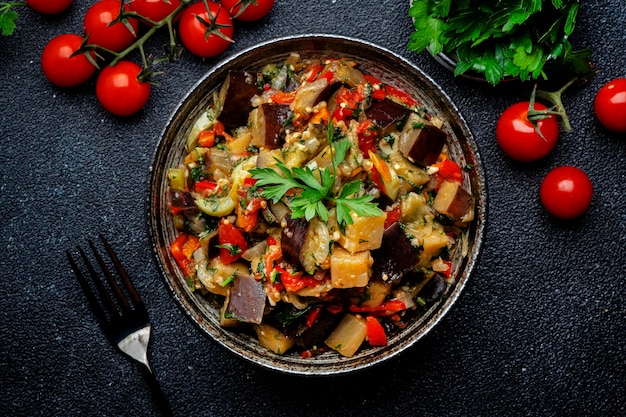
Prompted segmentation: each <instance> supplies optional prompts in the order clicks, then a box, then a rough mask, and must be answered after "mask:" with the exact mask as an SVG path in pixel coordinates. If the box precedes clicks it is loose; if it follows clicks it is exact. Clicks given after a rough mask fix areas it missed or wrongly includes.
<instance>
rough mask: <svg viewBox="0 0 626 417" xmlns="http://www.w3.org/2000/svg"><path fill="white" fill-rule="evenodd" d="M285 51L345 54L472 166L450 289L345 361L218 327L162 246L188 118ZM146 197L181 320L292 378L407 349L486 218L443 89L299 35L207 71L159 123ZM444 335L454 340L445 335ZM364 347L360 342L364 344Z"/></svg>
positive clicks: (347, 47) (459, 121)
mask: <svg viewBox="0 0 626 417" xmlns="http://www.w3.org/2000/svg"><path fill="white" fill-rule="evenodd" d="M290 52H298V53H299V54H300V55H301V56H302V57H303V58H306V57H319V56H326V57H348V58H352V59H355V60H356V61H357V62H358V63H359V66H360V68H362V69H363V70H364V71H365V72H368V73H370V74H372V75H374V76H376V77H378V78H380V79H381V80H382V81H383V82H386V83H388V84H391V85H393V86H395V87H398V88H401V89H403V90H405V91H407V92H408V93H410V94H411V95H412V96H413V97H415V98H417V99H418V100H419V101H420V102H422V103H423V104H424V105H425V106H426V107H427V108H428V109H429V111H430V112H431V113H432V114H435V115H438V116H439V117H441V118H442V119H444V120H445V121H446V122H447V123H446V126H447V127H446V128H445V129H446V131H447V132H448V134H449V141H448V146H449V148H450V152H451V155H452V158H453V159H454V160H456V161H459V162H460V163H461V165H462V166H463V164H469V165H471V166H473V167H474V169H472V170H471V171H469V172H467V173H465V174H464V175H465V176H466V177H465V179H464V182H465V183H464V186H465V187H466V188H467V189H469V190H470V191H471V193H472V194H473V195H474V196H475V198H476V208H475V217H476V218H475V220H474V222H473V223H472V224H471V225H470V226H469V228H468V229H467V253H466V254H462V253H461V251H457V253H456V255H455V257H456V258H455V259H454V261H453V263H454V265H455V267H454V269H453V271H452V274H453V275H452V276H453V278H454V284H453V285H452V286H450V287H449V290H448V292H447V293H446V295H445V297H441V299H440V300H439V301H437V302H436V303H435V304H433V305H432V306H431V307H430V308H429V309H428V310H427V311H425V312H424V313H423V314H422V315H420V316H418V317H416V318H415V319H413V321H411V322H410V324H409V326H408V327H406V328H405V329H403V330H402V331H400V332H399V333H397V334H395V335H393V336H391V337H390V338H389V340H388V345H387V346H385V347H377V348H371V347H367V346H363V347H362V348H361V350H359V351H358V352H357V353H356V354H355V355H354V356H352V357H350V358H346V357H341V356H339V355H338V354H337V353H336V352H334V351H329V352H325V353H323V354H321V355H319V356H316V357H313V358H308V359H303V358H302V357H301V356H300V355H299V354H298V353H291V354H290V353H287V354H284V355H282V356H281V355H276V354H273V353H272V352H269V351H268V350H266V349H265V348H263V347H261V346H260V345H259V344H258V342H257V341H256V339H255V338H254V337H253V336H250V335H248V334H247V333H242V332H235V331H232V330H229V329H227V328H222V327H220V325H219V312H218V310H217V309H216V308H215V307H214V305H212V304H211V303H210V302H209V301H208V300H207V299H205V297H204V296H203V295H202V294H200V292H197V291H196V292H192V291H190V289H189V288H188V285H187V284H186V282H185V278H184V277H183V276H182V274H181V272H180V271H179V269H178V267H177V266H176V262H175V261H174V259H173V257H172V256H171V254H170V253H169V245H170V243H171V242H172V241H173V240H174V239H175V237H176V230H175V228H174V225H173V222H172V216H171V214H170V213H169V210H168V197H167V196H168V180H167V170H168V168H170V167H174V166H176V165H178V164H179V163H180V162H181V161H182V159H183V158H184V155H185V150H184V148H185V140H186V138H187V136H188V133H189V131H190V130H191V128H192V126H193V124H194V121H195V120H196V119H197V118H198V116H199V115H200V113H201V112H202V110H203V109H204V108H205V107H206V104H207V103H208V101H209V97H210V95H211V94H210V93H211V92H212V91H213V90H215V89H216V88H219V86H220V85H221V83H222V82H223V81H224V79H225V76H226V74H227V72H228V71H229V70H233V69H240V70H241V69H259V68H261V67H262V66H263V65H264V64H267V63H276V62H281V61H283V60H284V59H285V58H286V57H287V56H288V55H289V53H290ZM149 175H150V181H149V186H148V192H147V204H146V209H147V223H148V229H149V235H150V238H151V242H152V247H153V252H154V255H155V258H156V262H157V264H158V266H159V269H160V272H161V273H162V275H163V277H164V279H165V282H166V284H167V286H168V287H169V289H170V290H171V293H172V295H173V298H174V300H175V302H176V303H177V304H179V305H180V307H181V308H182V310H183V311H184V312H185V313H186V315H187V316H188V317H189V318H190V319H191V320H192V321H193V323H195V324H196V325H197V327H198V328H199V329H200V330H201V331H202V332H203V333H205V334H206V335H207V336H208V337H209V338H210V339H212V340H213V341H215V342H217V344H219V345H221V346H223V347H224V348H226V349H227V350H229V351H230V352H232V353H234V354H235V355H237V356H239V357H241V358H243V359H246V360H248V361H251V362H253V363H255V364H257V365H260V366H262V367H265V368H269V369H272V370H276V371H280V372H285V373H290V374H299V375H333V374H342V373H348V372H354V371H357V370H360V369H364V368H368V367H371V366H373V365H376V364H379V363H381V362H384V361H385V360H387V359H389V358H391V357H393V356H395V355H397V354H399V353H401V352H403V351H405V350H407V349H408V348H409V347H410V346H412V345H414V344H415V343H417V342H418V341H419V340H420V339H421V338H422V337H424V335H425V334H426V333H428V332H429V331H430V330H431V329H432V328H433V327H435V326H436V325H437V323H438V322H439V321H440V320H441V319H442V317H443V316H444V315H445V314H446V313H447V312H448V311H449V310H450V308H451V307H452V305H453V304H454V303H455V302H456V301H457V299H458V298H459V295H460V294H461V291H462V290H463V287H464V286H465V285H466V284H467V282H468V280H469V279H470V275H471V273H472V271H473V270H474V268H475V266H476V263H477V258H478V255H479V252H480V248H481V243H482V240H483V231H484V227H485V220H486V212H485V210H486V206H485V204H486V197H485V179H484V176H483V167H482V163H481V161H480V156H479V152H478V149H477V146H476V143H475V141H474V138H473V136H472V133H471V132H470V130H469V128H468V126H467V124H466V122H465V120H464V119H463V117H462V116H461V115H460V114H459V111H458V109H457V107H456V106H455V105H454V104H453V103H452V101H451V100H450V98H449V97H448V96H447V95H446V93H445V92H443V91H442V89H441V88H440V87H439V86H438V85H437V84H436V83H435V82H434V81H433V80H432V79H431V78H429V77H428V76H427V75H426V74H425V73H424V72H422V71H421V70H420V69H419V68H417V67H416V66H414V65H413V64H411V63H410V62H409V61H407V60H406V59H404V58H402V57H401V56H399V55H397V54H395V53H393V52H391V51H389V50H386V49H384V48H381V47H379V46H376V45H374V44H372V43H369V42H365V41H362V40H358V39H352V38H347V37H340V36H334V35H333V36H331V35H300V36H290V37H285V38H280V39H275V40H271V41H268V42H263V43H261V44H258V45H256V46H253V47H251V48H248V49H246V50H243V51H241V52H239V53H237V54H235V55H233V56H231V57H229V58H227V59H225V60H224V61H222V62H221V63H219V64H218V65H216V66H215V67H213V68H212V69H210V70H209V71H208V72H207V73H206V74H205V75H204V76H203V77H202V78H201V79H200V80H198V82H197V83H196V84H195V85H194V86H193V87H192V88H191V89H190V90H189V91H188V92H186V93H185V94H184V96H183V97H182V99H181V100H180V102H179V103H178V104H177V105H176V107H175V108H174V110H173V112H172V113H171V116H170V117H169V119H168V120H167V122H166V124H165V126H164V128H163V130H162V133H161V137H160V141H159V143H158V147H157V150H156V153H155V155H154V160H153V163H152V166H151V168H150V173H149ZM450 337H451V338H452V337H455V336H454V335H450ZM365 345H366V344H365Z"/></svg>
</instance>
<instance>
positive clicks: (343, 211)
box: [250, 123, 382, 226]
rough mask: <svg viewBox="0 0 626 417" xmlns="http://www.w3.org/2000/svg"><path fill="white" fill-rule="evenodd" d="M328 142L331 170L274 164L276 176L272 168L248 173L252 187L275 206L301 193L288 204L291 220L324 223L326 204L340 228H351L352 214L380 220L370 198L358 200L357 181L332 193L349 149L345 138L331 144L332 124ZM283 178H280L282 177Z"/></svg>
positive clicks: (363, 197)
mask: <svg viewBox="0 0 626 417" xmlns="http://www.w3.org/2000/svg"><path fill="white" fill-rule="evenodd" d="M328 142H329V144H330V145H331V146H330V149H331V155H332V158H331V160H332V169H331V168H330V167H325V168H324V169H319V168H317V169H315V170H312V169H311V168H309V167H294V168H291V169H290V168H288V167H287V166H285V164H284V163H283V162H282V161H280V160H278V159H277V160H276V167H277V168H278V170H279V171H280V173H279V172H277V171H276V170H274V169H272V168H257V169H252V170H250V173H251V174H252V177H253V178H255V179H256V180H258V181H257V182H256V184H255V187H262V188H263V190H262V191H261V193H260V194H261V195H262V196H263V197H265V198H267V199H269V200H272V201H273V202H274V203H276V202H278V201H279V200H280V199H281V198H283V197H284V196H285V194H287V193H288V192H289V191H290V190H294V189H296V190H302V191H300V192H298V193H297V194H296V195H295V196H294V197H293V198H291V199H290V201H289V203H288V204H289V206H290V207H291V217H292V218H294V219H297V218H301V217H304V218H305V219H306V220H307V221H310V220H311V219H312V218H313V217H315V216H318V217H319V218H320V219H322V220H323V221H328V215H329V211H328V208H327V204H331V203H332V204H334V205H335V208H336V211H337V222H338V223H339V224H340V225H344V226H345V225H347V224H352V223H353V220H352V217H351V216H350V213H351V212H352V211H354V212H355V213H356V214H357V215H359V216H362V217H371V216H380V215H382V211H381V210H380V209H379V208H378V207H377V206H376V204H374V203H372V202H371V201H372V200H373V199H374V197H373V196H371V195H369V194H365V195H362V196H359V195H358V194H359V192H360V190H361V182H360V181H352V182H349V183H347V184H344V185H343V186H342V187H341V189H340V190H339V192H338V193H336V194H335V193H333V187H334V185H335V180H336V174H335V173H336V171H337V167H338V166H339V164H340V163H341V162H342V161H343V160H344V159H345V157H346V154H347V152H348V149H349V147H350V140H349V139H347V138H343V139H340V140H339V141H334V128H333V126H332V123H331V124H330V125H329V126H328ZM281 174H282V175H281Z"/></svg>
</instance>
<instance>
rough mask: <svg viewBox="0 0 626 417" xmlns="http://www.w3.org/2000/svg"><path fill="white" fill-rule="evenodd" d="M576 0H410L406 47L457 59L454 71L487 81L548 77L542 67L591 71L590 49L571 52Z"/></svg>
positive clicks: (580, 71) (496, 81)
mask: <svg viewBox="0 0 626 417" xmlns="http://www.w3.org/2000/svg"><path fill="white" fill-rule="evenodd" d="M579 7H580V5H579V1H578V0H500V1H497V2H487V1H484V0H482V1H481V0H464V1H452V0H413V2H412V5H411V8H410V10H409V15H410V16H411V17H412V18H413V21H414V26H415V32H414V33H412V34H411V37H410V40H409V43H408V48H409V50H412V51H415V52H421V51H423V50H425V49H428V50H429V51H430V53H431V54H433V55H436V54H438V53H445V54H448V55H450V56H455V57H456V58H458V61H457V65H456V68H455V75H461V74H464V73H466V72H467V71H470V70H471V71H474V72H477V73H480V74H482V75H484V77H485V78H486V80H487V81H488V82H489V83H491V84H494V85H495V84H498V83H499V82H500V81H501V80H502V79H503V78H504V77H505V76H512V77H519V78H520V79H521V80H528V79H539V78H547V75H546V72H545V65H546V64H547V63H549V62H552V63H556V64H558V67H560V68H564V67H565V66H567V67H568V68H570V69H571V70H572V71H573V72H574V73H575V74H581V75H582V74H587V73H588V72H590V71H591V67H590V65H591V63H590V60H589V57H590V52H589V51H588V50H583V51H573V50H572V45H571V44H570V42H569V40H568V38H569V36H570V35H571V34H572V32H573V31H574V26H575V23H576V16H577V13H578V9H579Z"/></svg>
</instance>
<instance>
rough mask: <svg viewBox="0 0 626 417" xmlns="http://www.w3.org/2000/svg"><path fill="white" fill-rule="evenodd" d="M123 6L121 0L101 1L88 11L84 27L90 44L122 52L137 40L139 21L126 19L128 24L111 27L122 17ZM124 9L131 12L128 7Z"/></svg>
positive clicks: (120, 23)
mask: <svg viewBox="0 0 626 417" xmlns="http://www.w3.org/2000/svg"><path fill="white" fill-rule="evenodd" d="M121 6H122V2H121V1H120V0H100V1H98V2H96V3H94V4H93V5H92V6H91V7H90V8H89V10H87V13H85V17H84V19H83V26H84V28H85V35H86V36H89V43H90V44H94V45H100V46H101V47H103V48H106V49H109V50H111V51H115V52H120V51H123V50H124V49H126V48H127V47H129V46H130V45H131V44H132V43H133V42H134V41H135V39H137V31H138V30H139V21H138V20H137V19H135V18H128V19H126V21H127V24H124V22H118V23H115V24H113V25H109V24H110V23H111V22H112V21H113V20H115V19H117V17H118V16H119V15H120V10H121ZM124 8H125V10H130V8H129V7H128V6H127V5H125V6H124ZM129 26H130V27H129ZM131 28H132V29H131Z"/></svg>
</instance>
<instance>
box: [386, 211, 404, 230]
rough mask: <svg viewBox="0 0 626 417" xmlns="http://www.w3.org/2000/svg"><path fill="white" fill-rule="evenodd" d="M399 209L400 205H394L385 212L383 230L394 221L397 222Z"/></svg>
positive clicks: (399, 213)
mask: <svg viewBox="0 0 626 417" xmlns="http://www.w3.org/2000/svg"><path fill="white" fill-rule="evenodd" d="M401 214H402V213H401V211H400V206H395V207H394V208H392V209H391V210H389V211H388V212H387V218H386V219H385V230H386V229H387V228H388V227H389V226H391V225H392V224H394V223H395V222H397V221H398V220H400V215H401Z"/></svg>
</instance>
